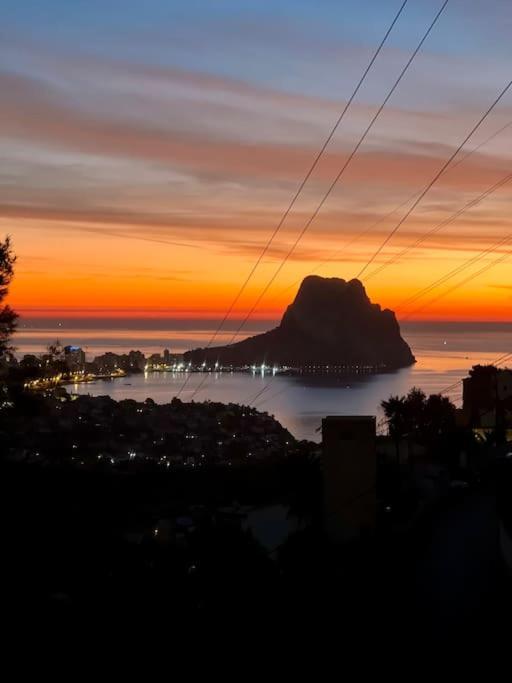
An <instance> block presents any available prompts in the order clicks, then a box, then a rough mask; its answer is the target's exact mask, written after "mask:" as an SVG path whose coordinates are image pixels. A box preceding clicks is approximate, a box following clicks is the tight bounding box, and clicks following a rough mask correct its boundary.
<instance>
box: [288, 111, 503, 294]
mask: <svg viewBox="0 0 512 683" xmlns="http://www.w3.org/2000/svg"><path fill="white" fill-rule="evenodd" d="M510 126H512V121H508V123H506V124H505V125H504V126H501V127H500V128H498V130H496V131H494V133H492V134H491V135H490V136H489V137H487V138H486V139H485V140H483V141H482V142H480V143H479V144H478V145H476V146H475V147H473V149H471V150H469V151H468V152H466V154H463V155H461V156H460V158H459V159H457V161H455V162H454V163H452V164H451V166H450V167H449V169H447V171H448V170H449V171H453V170H454V169H455V168H457V166H459V164H462V163H463V162H464V161H466V160H467V159H468V158H469V157H470V156H472V155H473V154H475V153H476V152H478V151H479V150H480V149H481V148H482V147H484V146H485V145H487V144H488V143H489V142H491V141H492V140H494V139H495V138H496V137H497V136H498V135H500V133H502V132H503V131H504V130H506V129H507V128H510ZM422 189H423V188H422ZM421 192H422V190H417V191H416V192H414V193H413V194H412V195H410V196H409V197H407V199H406V200H405V201H403V202H401V203H400V204H398V205H397V206H395V208H394V209H392V210H391V211H389V212H388V213H386V214H385V215H384V216H381V217H380V218H379V219H377V220H376V221H375V222H374V223H372V225H370V226H369V227H368V228H365V230H363V231H362V232H360V233H358V234H357V235H355V236H354V237H353V238H352V239H350V240H349V241H348V242H345V244H344V245H343V246H342V247H340V248H339V249H336V250H335V251H333V252H332V253H331V254H330V256H329V257H328V258H326V259H324V260H323V261H320V263H317V265H316V266H315V267H314V268H313V269H312V270H308V273H309V274H313V273H316V272H317V271H319V270H320V269H321V268H322V267H323V266H325V265H327V264H328V263H331V262H332V261H334V260H335V258H336V256H338V255H339V254H341V253H344V252H345V250H346V249H347V248H348V247H350V246H352V245H353V244H354V243H355V242H357V241H358V240H360V239H361V238H362V237H364V236H365V235H367V234H368V233H369V232H372V231H373V230H374V229H375V228H377V227H378V226H379V225H380V224H381V223H383V222H384V221H386V220H387V219H388V218H390V217H391V216H393V215H394V214H395V213H396V212H397V211H400V209H402V208H403V207H404V206H407V204H409V202H412V201H413V200H414V199H416V197H418V195H419V194H421ZM376 272H377V271H373V272H372V273H370V275H369V276H368V278H367V279H369V278H371V277H373V275H375V274H376ZM301 281H302V278H300V279H299V280H295V281H294V282H293V283H292V284H291V285H288V286H287V287H286V288H285V289H283V290H282V291H281V292H280V294H279V295H278V296H280V295H281V294H284V293H285V292H288V291H289V290H290V289H293V288H295V287H296V286H297V285H298V284H300V282H301ZM276 298H277V297H276Z"/></svg>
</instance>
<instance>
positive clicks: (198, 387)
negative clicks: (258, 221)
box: [191, 0, 512, 399]
mask: <svg viewBox="0 0 512 683" xmlns="http://www.w3.org/2000/svg"><path fill="white" fill-rule="evenodd" d="M448 2H449V0H445V1H444V2H443V4H442V6H441V8H440V9H439V10H438V12H437V14H436V15H435V17H434V19H433V20H432V22H431V23H430V25H429V26H428V28H427V30H426V31H425V33H424V34H423V36H422V38H421V40H420V41H419V43H418V45H417V46H416V48H415V49H414V51H413V52H412V54H411V56H410V57H409V59H408V60H407V62H406V64H405V66H404V67H403V68H402V70H401V72H400V74H399V76H398V78H397V79H396V80H395V82H394V83H393V85H392V86H391V89H390V90H389V91H388V93H387V95H386V97H385V98H384V100H383V102H382V104H381V105H380V106H379V108H378V109H377V111H376V112H375V114H374V115H373V117H372V119H371V120H370V123H369V124H368V126H367V127H366V129H365V130H364V132H363V134H362V135H361V137H360V138H359V140H358V142H357V144H356V146H355V147H354V149H353V150H352V152H351V153H350V155H349V156H348V158H347V159H346V161H345V163H344V164H343V166H342V167H341V169H340V171H339V172H338V174H337V176H336V177H335V178H334V180H333V182H332V183H331V185H330V186H329V187H328V189H327V191H326V192H325V193H324V195H323V197H322V199H321V200H320V203H319V204H318V206H317V207H316V209H315V210H314V212H313V213H312V215H311V216H310V218H309V219H308V220H307V221H306V224H305V225H304V227H303V228H302V230H301V231H300V232H299V234H298V236H297V237H296V239H295V242H294V243H293V244H292V246H291V248H290V249H289V250H288V252H287V253H286V255H285V256H284V258H283V259H282V260H281V263H280V264H279V266H278V267H277V269H276V270H275V271H274V273H273V275H272V276H271V278H270V280H269V281H268V282H267V284H266V285H265V287H264V288H263V290H262V291H261V292H260V294H259V296H258V297H257V299H256V301H255V302H254V304H253V305H252V307H251V308H250V310H249V312H248V313H247V314H246V316H245V317H244V318H243V320H242V322H241V323H240V325H239V327H238V329H237V330H236V331H235V333H234V334H233V336H232V337H231V339H230V341H229V342H228V344H227V346H230V345H231V344H232V343H233V342H234V340H235V339H236V337H237V336H238V335H239V334H240V332H241V330H242V328H243V327H244V325H245V323H246V322H247V321H248V320H249V318H250V317H251V315H252V314H253V313H254V311H255V310H256V308H257V307H258V305H259V303H260V301H261V300H262V299H263V297H264V296H265V294H266V293H267V291H268V290H269V288H270V287H271V286H272V284H273V282H274V281H275V279H276V278H277V276H278V275H279V273H280V272H281V270H282V269H283V267H284V266H285V264H286V263H287V261H288V259H289V258H290V257H291V255H292V254H293V252H294V251H295V249H296V248H297V246H298V244H299V242H300V241H301V239H302V238H303V237H304V235H305V234H306V232H307V230H308V228H309V226H310V225H311V223H312V222H313V221H314V220H315V218H316V217H317V215H318V214H319V213H320V210H321V209H322V207H323V205H324V204H325V202H326V201H327V199H328V197H329V196H330V194H331V192H332V191H333V189H334V188H335V187H336V185H337V183H338V181H339V180H340V179H341V177H342V176H343V174H344V173H345V171H346V169H347V168H348V166H349V165H350V163H351V161H352V160H353V159H354V157H355V155H356V154H357V152H358V150H359V148H360V147H361V145H362V144H363V142H364V140H365V139H366V137H367V135H368V133H369V132H370V130H371V129H372V128H373V125H374V124H375V122H376V121H377V119H378V118H379V116H380V114H381V113H382V111H383V109H384V107H385V106H386V104H387V103H388V101H389V100H390V99H391V97H392V95H393V93H394V92H395V90H396V88H397V87H398V85H399V83H400V82H401V80H402V79H403V77H404V76H405V74H406V73H407V71H408V69H409V67H410V66H411V64H412V63H413V61H414V59H415V57H416V55H417V54H418V52H419V51H420V49H421V47H422V46H423V43H424V42H425V41H426V39H427V38H428V36H429V35H430V33H431V31H432V29H433V28H434V26H435V25H436V23H437V22H438V20H439V18H440V17H441V14H442V13H443V12H444V10H445V8H446V6H447V4H448ZM511 85H512V82H511ZM503 94H504V93H503ZM490 111H491V109H490V110H489V112H490ZM484 118H485V117H483V118H482V121H483V120H484ZM477 128H478V126H475V128H474V130H473V131H472V133H471V134H470V135H469V136H468V138H467V139H466V141H465V142H467V140H469V138H470V137H471V135H472V134H473V133H474V132H475V131H476V129H477ZM455 156H456V155H455V154H454V155H453V156H452V159H453V158H454V157H455ZM452 159H450V162H451V160H452ZM447 166H448V163H447V164H445V168H446V167H447ZM443 170H444V169H443ZM206 381H207V377H205V378H204V380H203V381H202V382H200V383H199V385H198V386H197V388H196V389H195V391H194V392H193V394H192V396H191V399H193V398H194V396H196V395H197V393H198V392H199V391H200V390H201V389H202V387H203V386H204V384H205V383H206ZM271 382H272V380H270V382H269V384H270V383H271Z"/></svg>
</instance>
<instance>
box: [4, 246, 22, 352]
mask: <svg viewBox="0 0 512 683" xmlns="http://www.w3.org/2000/svg"><path fill="white" fill-rule="evenodd" d="M15 261H16V257H15V256H14V254H13V252H12V247H11V240H10V238H9V237H6V238H5V240H4V241H3V242H0V357H2V356H3V355H4V354H5V353H7V351H10V350H11V347H10V345H9V342H10V339H11V336H12V334H13V332H14V330H15V329H16V320H17V318H18V314H17V313H15V312H14V311H13V310H12V308H11V307H10V306H8V305H3V306H2V302H3V301H4V299H5V298H6V296H7V293H8V291H9V283H10V282H11V280H12V278H13V275H14V263H15Z"/></svg>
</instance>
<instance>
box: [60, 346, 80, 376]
mask: <svg viewBox="0 0 512 683" xmlns="http://www.w3.org/2000/svg"><path fill="white" fill-rule="evenodd" d="M64 363H65V364H66V367H67V369H68V370H70V371H71V372H77V371H79V370H83V369H84V367H85V352H84V351H83V349H81V348H80V347H79V346H65V347H64Z"/></svg>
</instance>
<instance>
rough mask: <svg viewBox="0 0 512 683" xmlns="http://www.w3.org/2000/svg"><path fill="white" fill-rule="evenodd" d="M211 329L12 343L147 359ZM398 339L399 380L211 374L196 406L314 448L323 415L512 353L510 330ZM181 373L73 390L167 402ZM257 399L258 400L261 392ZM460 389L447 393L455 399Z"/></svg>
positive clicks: (70, 327)
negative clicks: (266, 424) (229, 405)
mask: <svg viewBox="0 0 512 683" xmlns="http://www.w3.org/2000/svg"><path fill="white" fill-rule="evenodd" d="M216 324H217V323H216V321H207V322H205V321H200V322H199V321H194V320H188V321H182V320H181V321H174V320H167V321H164V322H162V321H161V320H129V319H125V320H116V321H115V323H112V322H111V321H108V326H107V323H106V321H103V320H99V319H96V320H94V319H89V320H85V321H84V320H80V319H77V320H69V319H68V320H65V321H58V320H48V319H46V320H26V321H23V322H22V326H21V327H20V330H19V332H18V334H17V336H16V345H17V348H18V353H19V354H23V353H40V352H41V351H43V350H44V348H45V347H46V346H47V345H48V344H49V343H51V342H53V341H54V340H55V339H56V338H59V339H60V341H61V342H62V343H64V344H67V343H69V344H79V345H81V346H83V347H84V348H85V350H86V352H87V355H88V357H89V358H92V357H93V356H95V355H97V354H99V353H103V352H105V351H108V350H110V351H115V352H119V353H121V352H124V351H127V350H130V349H140V350H141V351H143V352H144V353H146V354H149V353H154V352H158V351H162V350H163V348H165V347H167V348H170V350H171V351H172V352H181V351H184V350H186V349H189V348H193V347H196V346H204V345H206V344H207V343H208V341H209V339H210V338H211V335H212V331H213V330H214V329H216ZM274 324H275V322H274V321H257V322H256V323H253V324H252V327H251V328H250V329H247V330H246V333H247V334H248V335H249V334H254V333H256V332H260V331H262V330H265V329H269V328H270V327H272V326H273V325H274ZM236 326H237V321H234V322H233V323H232V324H231V327H230V328H229V327H228V328H227V329H226V330H225V332H224V333H223V334H221V335H219V337H218V338H217V340H216V343H219V344H222V343H223V342H225V341H227V340H228V339H229V338H230V337H231V334H232V331H233V329H236ZM402 334H403V336H404V338H405V339H406V340H407V341H408V342H409V344H410V345H411V348H412V350H413V353H414V354H415V356H416V358H417V360H418V362H417V363H416V365H414V366H413V367H411V368H406V369H404V370H400V371H398V372H394V373H390V374H384V375H375V376H369V377H361V378H357V379H353V378H350V379H347V378H344V379H343V378H325V377H308V378H305V377H283V376H277V377H274V378H272V377H271V376H270V377H269V376H268V375H266V376H264V377H262V376H261V374H256V375H254V376H253V375H251V374H228V373H218V374H215V373H212V374H211V375H209V376H208V378H207V380H206V381H205V382H204V386H203V388H202V389H201V391H200V392H199V393H198V394H197V395H196V396H195V400H206V399H211V400H215V401H226V402H227V401H234V402H244V403H249V402H250V403H253V404H254V405H256V407H258V408H261V409H262V410H267V411H268V412H269V413H272V414H274V415H275V416H276V418H277V419H278V420H279V421H280V422H281V423H282V424H283V425H284V426H286V427H287V428H288V429H289V430H290V431H291V432H292V434H294V435H295V436H296V437H297V438H308V439H313V440H316V441H317V440H319V434H318V432H317V429H318V428H319V427H320V424H321V420H322V417H324V416H326V415H343V414H354V415H368V414H369V415H380V402H381V401H382V400H383V399H385V398H387V397H388V396H389V395H390V394H403V393H405V392H407V391H408V390H409V389H410V388H411V387H412V386H417V387H421V388H422V389H423V390H424V391H425V392H427V393H429V392H430V393H432V392H437V391H440V390H441V389H443V388H445V387H447V386H448V385H450V384H453V383H454V382H456V381H457V380H459V379H461V378H462V377H464V376H466V374H467V371H468V369H469V368H470V367H471V366H472V365H474V364H475V363H484V362H492V361H493V360H495V359H496V358H498V357H499V356H500V355H502V354H505V353H507V352H511V351H512V324H502V323H404V324H403V325H402ZM203 378H204V376H203V375H202V374H193V375H192V376H191V377H190V380H189V381H188V383H187V385H186V387H185V389H184V390H183V392H182V393H181V398H183V399H184V400H187V399H189V398H190V397H191V396H192V394H193V392H194V390H195V389H196V387H197V386H198V384H199V383H200V382H202V381H203ZM184 379H185V378H184V375H183V374H182V373H177V374H173V373H151V374H148V375H135V376H133V377H129V378H126V379H120V380H114V381H108V382H103V381H101V382H100V381H99V382H94V383H90V384H82V385H75V386H74V387H72V391H75V392H76V393H80V394H88V393H89V394H92V395H105V394H108V395H110V396H112V397H113V398H115V399H121V398H134V399H136V400H144V399H146V398H148V397H151V398H153V399H154V400H155V401H157V402H159V403H165V402H168V401H170V400H171V399H172V398H173V396H175V395H176V394H177V393H178V391H179V390H180V388H181V387H182V386H183V383H184ZM262 390H264V391H263V393H261V395H260V396H259V397H258V398H256V396H257V394H258V393H259V392H260V391H262ZM460 393H461V388H460V385H459V387H457V388H456V389H455V390H454V391H453V392H452V393H451V397H452V399H453V400H454V401H456V402H457V401H458V400H459V399H460Z"/></svg>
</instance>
